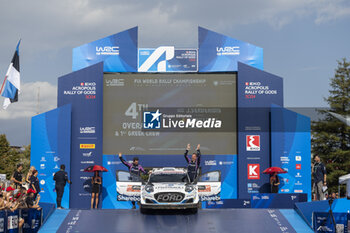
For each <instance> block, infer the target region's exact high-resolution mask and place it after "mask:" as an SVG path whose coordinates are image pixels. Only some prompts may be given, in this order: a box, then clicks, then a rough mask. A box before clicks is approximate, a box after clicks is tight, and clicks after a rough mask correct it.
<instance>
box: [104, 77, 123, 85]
mask: <svg viewBox="0 0 350 233" xmlns="http://www.w3.org/2000/svg"><path fill="white" fill-rule="evenodd" d="M105 80H106V86H107V87H123V86H124V85H125V83H124V79H123V78H114V79H110V80H109V79H105Z"/></svg>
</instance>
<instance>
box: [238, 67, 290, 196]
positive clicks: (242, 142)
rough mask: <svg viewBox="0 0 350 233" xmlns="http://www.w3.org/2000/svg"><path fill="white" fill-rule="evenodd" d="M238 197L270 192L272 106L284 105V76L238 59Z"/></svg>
mask: <svg viewBox="0 0 350 233" xmlns="http://www.w3.org/2000/svg"><path fill="white" fill-rule="evenodd" d="M237 98H238V124H237V125H238V177H239V179H238V190H239V192H238V197H239V198H240V199H245V198H250V194H252V193H266V192H269V176H268V175H265V174H262V172H263V171H264V170H265V169H266V168H268V167H269V166H270V119H269V114H270V106H271V104H273V103H274V104H278V105H280V106H283V80H282V78H280V77H278V76H275V75H273V74H270V73H267V72H265V71H262V70H259V69H256V68H253V67H251V66H248V65H245V64H243V63H240V62H239V63H238V78H237Z"/></svg>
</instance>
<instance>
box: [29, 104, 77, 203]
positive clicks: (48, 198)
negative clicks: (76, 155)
mask: <svg viewBox="0 0 350 233" xmlns="http://www.w3.org/2000/svg"><path fill="white" fill-rule="evenodd" d="M71 112H72V106H71V105H70V104H67V105H62V107H59V108H56V109H54V110H51V111H48V112H45V113H42V114H39V115H37V116H34V117H32V131H31V157H30V159H31V166H34V167H35V168H36V169H37V170H38V179H39V181H40V187H41V189H42V190H41V192H40V196H41V199H40V201H42V202H48V203H56V192H55V181H54V180H53V175H54V173H55V172H57V171H59V169H60V165H61V164H64V165H65V166H66V171H67V172H68V175H69V174H70V149H71V147H70V146H71ZM68 204H69V187H68V185H67V186H66V187H65V192H64V195H63V198H62V206H64V207H66V208H68V207H69V206H68Z"/></svg>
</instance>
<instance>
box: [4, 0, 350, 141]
mask: <svg viewBox="0 0 350 233" xmlns="http://www.w3.org/2000/svg"><path fill="white" fill-rule="evenodd" d="M349 25H350V1H345V0H309V1H304V0H303V1H302V0H294V1H289V0H265V1H261V0H246V1H232V0H231V1H229V0H221V1H210V0H201V1H200V0H193V1H185V0H179V1H167V0H163V1H159V0H149V1H126V0H120V1H113V0H100V1H86V0H75V1H69V0H61V1H57V0H47V1H34V2H33V1H25V0H19V1H1V2H0V32H1V40H0V79H1V82H2V80H3V78H4V76H5V73H6V70H7V67H8V65H9V62H10V61H11V58H12V55H13V52H14V50H15V46H16V44H17V41H18V39H19V38H22V44H21V48H20V59H21V78H22V96H20V102H19V103H16V104H13V105H11V106H10V107H9V110H8V111H6V112H5V111H3V110H0V133H5V134H6V135H7V136H8V138H9V140H10V142H11V144H13V145H24V144H29V143H30V117H31V116H33V115H35V114H37V113H38V112H39V113H41V112H44V111H47V110H50V109H52V108H54V107H55V106H56V86H57V78H58V77H59V76H61V75H64V74H67V73H69V72H70V71H71V64H72V58H71V57H72V48H74V47H77V46H79V45H81V44H84V43H88V42H90V41H94V40H96V39H99V38H102V37H105V36H107V35H111V34H114V33H116V32H119V31H122V30H125V29H128V28H131V27H134V26H139V47H157V46H160V45H174V46H176V47H197V40H198V38H197V27H198V26H202V27H205V28H208V29H210V30H213V31H216V32H218V33H221V34H225V35H228V36H231V37H233V38H236V39H239V40H242V41H247V42H249V43H252V44H255V45H257V46H259V47H262V48H264V66H265V70H266V71H268V72H270V73H273V74H276V75H278V76H281V77H283V78H284V102H285V106H287V107H325V106H326V104H325V102H324V100H323V98H324V97H327V95H328V90H329V81H330V78H331V77H332V76H333V75H334V70H335V68H336V66H337V62H336V61H337V60H339V59H342V58H343V57H346V58H347V59H348V60H350V30H349V28H350V27H349ZM39 88H40V95H39V96H38V89H39ZM37 99H39V100H40V102H39V103H40V104H39V105H38V104H37ZM0 101H2V99H1V100H0ZM18 131H21V132H22V133H21V134H20V135H18V133H17V132H18Z"/></svg>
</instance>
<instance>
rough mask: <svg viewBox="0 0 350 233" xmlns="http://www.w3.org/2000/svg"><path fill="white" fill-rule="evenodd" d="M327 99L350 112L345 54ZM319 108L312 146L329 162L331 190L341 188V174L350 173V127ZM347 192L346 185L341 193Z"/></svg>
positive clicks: (334, 109) (334, 106) (349, 80)
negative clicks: (339, 183)
mask: <svg viewBox="0 0 350 233" xmlns="http://www.w3.org/2000/svg"><path fill="white" fill-rule="evenodd" d="M325 101H326V102H327V103H328V104H329V111H331V112H334V113H338V114H341V115H343V116H350V63H349V62H348V61H347V60H346V59H345V58H343V59H342V60H341V61H338V67H337V69H336V70H335V74H334V77H332V78H331V83H330V90H329V97H327V98H325ZM319 112H320V113H322V114H323V118H322V119H320V120H318V121H314V122H312V124H311V130H312V140H311V145H312V146H311V147H312V148H311V149H312V152H313V154H314V155H319V156H320V157H321V160H322V161H323V162H324V164H325V165H326V168H327V173H328V174H327V185H328V189H329V191H330V192H337V191H338V178H339V176H342V175H345V174H348V173H350V127H349V126H347V125H345V124H344V123H343V122H341V121H339V120H337V119H335V118H334V117H333V116H331V115H330V114H328V110H327V111H326V110H319ZM344 193H345V188H344V187H343V188H342V190H341V194H342V195H344Z"/></svg>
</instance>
